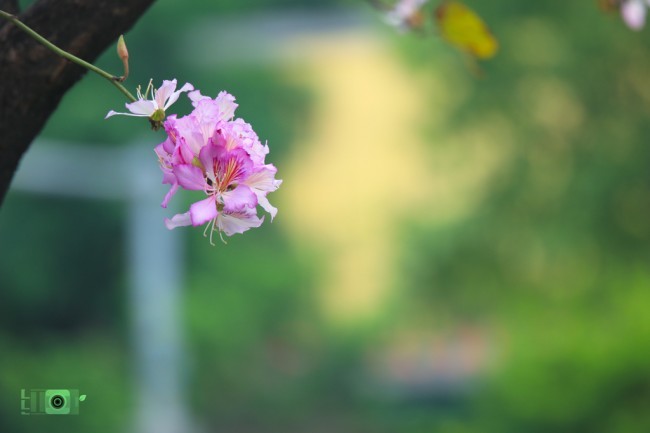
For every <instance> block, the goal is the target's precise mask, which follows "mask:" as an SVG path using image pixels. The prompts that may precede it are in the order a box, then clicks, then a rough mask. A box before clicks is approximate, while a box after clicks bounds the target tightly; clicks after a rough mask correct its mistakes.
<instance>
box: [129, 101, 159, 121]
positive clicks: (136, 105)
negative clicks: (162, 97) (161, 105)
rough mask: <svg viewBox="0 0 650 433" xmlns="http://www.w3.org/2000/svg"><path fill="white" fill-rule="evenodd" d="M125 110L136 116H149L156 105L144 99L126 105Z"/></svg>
mask: <svg viewBox="0 0 650 433" xmlns="http://www.w3.org/2000/svg"><path fill="white" fill-rule="evenodd" d="M126 108H127V109H128V110H129V111H130V112H131V113H133V114H135V115H136V116H147V117H149V116H151V115H152V114H153V112H154V111H156V105H155V103H154V102H153V101H149V100H146V99H139V100H137V101H135V102H131V103H130V104H126Z"/></svg>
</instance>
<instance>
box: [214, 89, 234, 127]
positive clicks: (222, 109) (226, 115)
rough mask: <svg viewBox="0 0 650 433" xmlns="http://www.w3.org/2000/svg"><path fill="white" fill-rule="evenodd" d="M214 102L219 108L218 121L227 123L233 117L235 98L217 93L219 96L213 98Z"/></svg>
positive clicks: (226, 93)
mask: <svg viewBox="0 0 650 433" xmlns="http://www.w3.org/2000/svg"><path fill="white" fill-rule="evenodd" d="M214 101H215V103H216V105H217V107H218V108H219V120H222V121H224V122H225V121H227V120H230V119H232V118H233V117H234V116H235V110H236V109H237V107H238V105H237V104H235V97H234V96H232V95H231V94H230V93H228V92H225V91H224V92H219V95H218V96H217V97H216V98H214Z"/></svg>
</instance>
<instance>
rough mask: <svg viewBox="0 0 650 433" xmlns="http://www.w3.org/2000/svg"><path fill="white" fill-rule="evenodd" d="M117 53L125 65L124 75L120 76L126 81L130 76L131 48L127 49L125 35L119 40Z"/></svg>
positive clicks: (121, 79)
mask: <svg viewBox="0 0 650 433" xmlns="http://www.w3.org/2000/svg"><path fill="white" fill-rule="evenodd" d="M117 55H118V56H119V58H120V59H122V64H123V65H124V75H122V76H121V77H120V79H119V81H124V80H126V77H128V76H129V50H127V49H126V42H124V35H120V38H119V39H118V40H117Z"/></svg>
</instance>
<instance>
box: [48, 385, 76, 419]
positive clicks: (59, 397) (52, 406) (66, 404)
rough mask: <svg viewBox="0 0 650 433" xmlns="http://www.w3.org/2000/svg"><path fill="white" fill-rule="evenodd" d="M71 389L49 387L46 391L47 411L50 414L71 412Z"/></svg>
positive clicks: (67, 413)
mask: <svg viewBox="0 0 650 433" xmlns="http://www.w3.org/2000/svg"><path fill="white" fill-rule="evenodd" d="M70 406H71V404H70V390H69V389H48V390H46V391H45V413H46V414H48V415H69V414H70Z"/></svg>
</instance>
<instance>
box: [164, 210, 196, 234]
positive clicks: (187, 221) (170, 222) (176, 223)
mask: <svg viewBox="0 0 650 433" xmlns="http://www.w3.org/2000/svg"><path fill="white" fill-rule="evenodd" d="M191 224H192V220H191V218H190V213H189V212H185V213H179V214H176V215H174V216H173V217H172V219H169V218H165V226H166V227H167V228H168V229H169V230H172V229H175V228H176V227H183V226H189V225H191Z"/></svg>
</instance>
